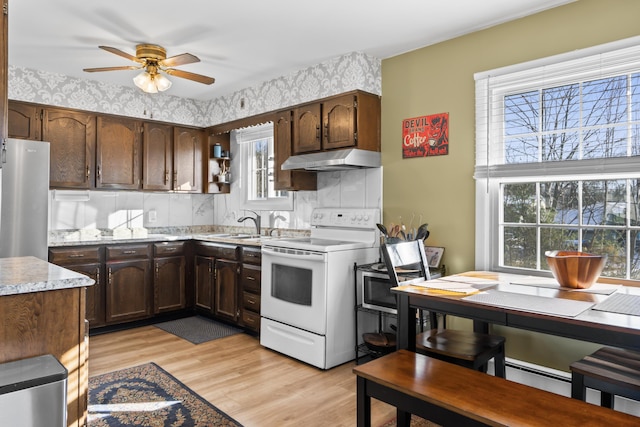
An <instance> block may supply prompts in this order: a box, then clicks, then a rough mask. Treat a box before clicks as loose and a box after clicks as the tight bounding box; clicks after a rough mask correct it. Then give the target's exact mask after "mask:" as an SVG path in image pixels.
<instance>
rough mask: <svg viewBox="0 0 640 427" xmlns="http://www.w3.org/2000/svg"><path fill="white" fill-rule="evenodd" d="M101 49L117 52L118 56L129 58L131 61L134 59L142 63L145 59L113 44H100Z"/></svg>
mask: <svg viewBox="0 0 640 427" xmlns="http://www.w3.org/2000/svg"><path fill="white" fill-rule="evenodd" d="M98 47H99V48H100V49H103V50H106V51H107V52H111V53H113V54H116V55H118V56H122V57H123V58H127V59H128V60H130V61H134V62H139V63H140V64H142V63H144V60H142V59H140V58H138V57H136V56H133V55H131V54H129V53H127V52H123V51H121V50H120V49H116V48H115V47H111V46H98Z"/></svg>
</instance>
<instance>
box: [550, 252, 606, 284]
mask: <svg viewBox="0 0 640 427" xmlns="http://www.w3.org/2000/svg"><path fill="white" fill-rule="evenodd" d="M544 255H545V256H546V257H547V264H549V267H550V268H551V272H552V273H553V277H555V278H556V280H557V281H558V283H560V286H563V287H565V288H575V289H586V288H589V287H591V285H593V284H594V283H595V281H596V280H598V277H600V273H602V269H603V268H604V265H605V263H606V262H607V255H594V254H588V253H586V252H575V251H547V252H545V253H544Z"/></svg>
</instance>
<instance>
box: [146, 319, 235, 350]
mask: <svg viewBox="0 0 640 427" xmlns="http://www.w3.org/2000/svg"><path fill="white" fill-rule="evenodd" d="M154 326H156V327H158V328H160V329H162V330H164V331H167V332H169V333H172V334H173V335H176V336H178V337H180V338H182V339H185V340H187V341H190V342H192V343H194V344H201V343H203V342H207V341H213V340H215V339H218V338H223V337H228V336H230V335H234V334H239V333H240V332H242V330H241V329H238V328H234V327H233V326H229V325H225V324H224V323H220V322H216V321H215V320H211V319H207V318H206V317H202V316H192V317H185V318H184V319H178V320H171V321H169V322H162V323H156V324H155V325H154Z"/></svg>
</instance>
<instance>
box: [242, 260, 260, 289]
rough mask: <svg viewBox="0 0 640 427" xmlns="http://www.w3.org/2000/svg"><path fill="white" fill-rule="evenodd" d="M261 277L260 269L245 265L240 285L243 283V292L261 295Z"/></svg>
mask: <svg viewBox="0 0 640 427" xmlns="http://www.w3.org/2000/svg"><path fill="white" fill-rule="evenodd" d="M261 276H262V271H261V269H260V267H256V266H255V265H248V264H243V265H242V274H241V276H240V283H242V288H243V290H245V291H249V292H253V293H256V294H259V293H260V280H261Z"/></svg>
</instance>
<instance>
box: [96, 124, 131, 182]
mask: <svg viewBox="0 0 640 427" xmlns="http://www.w3.org/2000/svg"><path fill="white" fill-rule="evenodd" d="M140 129H141V126H140V122H138V121H137V120H131V119H127V118H122V117H103V116H99V117H98V131H97V150H98V151H97V156H96V162H97V167H96V169H97V170H96V174H97V176H96V187H97V188H113V189H121V190H137V189H139V188H140V187H141V182H140V174H141V168H140V147H141V138H140V134H141V132H140Z"/></svg>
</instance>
